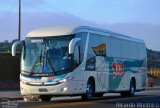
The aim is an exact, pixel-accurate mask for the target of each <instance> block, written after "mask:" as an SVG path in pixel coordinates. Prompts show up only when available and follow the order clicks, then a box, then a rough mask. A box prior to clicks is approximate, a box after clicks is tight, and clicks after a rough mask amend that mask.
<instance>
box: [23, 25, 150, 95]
mask: <svg viewBox="0 0 160 108" xmlns="http://www.w3.org/2000/svg"><path fill="white" fill-rule="evenodd" d="M80 28H81V27H79V28H78V30H79V32H76V33H75V34H74V35H75V38H81V41H79V42H78V43H76V46H79V47H80V58H79V59H80V62H81V64H80V65H79V66H78V67H77V68H76V69H75V70H73V71H72V72H70V73H67V74H66V75H64V77H63V78H59V79H65V78H67V77H73V78H72V79H71V80H70V81H68V82H65V83H62V84H57V85H53V86H45V85H43V86H33V85H32V86H31V85H26V84H24V83H22V81H21V83H20V86H21V93H22V95H46V94H48V95H67V94H68V95H72V94H83V93H85V92H86V86H87V82H88V79H89V78H90V77H93V78H94V80H95V92H104V93H106V92H121V91H127V90H129V88H130V81H131V79H132V78H135V81H136V90H143V89H144V88H145V86H146V78H147V63H146V62H147V56H146V46H145V44H144V42H143V41H142V40H138V39H134V38H133V39H132V38H130V37H127V36H124V35H120V34H116V33H115V34H114V33H113V32H107V31H102V30H99V29H97V30H96V29H95V28H94V29H93V28H92V27H91V28H90V27H82V28H83V29H82V30H80ZM88 34H89V35H88ZM88 36H89V37H88ZM31 37H32V36H31V34H30V36H29V38H31ZM36 37H37V35H36ZM87 37H88V38H89V39H88V43H87ZM87 44H88V45H87ZM86 46H87V47H88V48H87V49H88V50H87V53H86V52H85V49H86ZM85 53H86V55H85ZM84 56H86V57H87V58H86V60H85V61H84ZM22 76H23V75H22ZM45 78H46V80H43V81H42V80H41V81H39V82H45V81H48V80H47V79H48V78H50V77H45ZM53 78H54V80H58V78H56V76H53ZM21 79H22V80H24V79H25V76H23V77H21ZM30 79H32V78H30ZM42 79H43V78H42ZM28 80H29V79H28ZM54 80H53V82H54ZM29 81H31V82H32V80H29ZM33 82H34V81H33ZM66 88H67V89H66ZM43 90H44V91H43Z"/></svg>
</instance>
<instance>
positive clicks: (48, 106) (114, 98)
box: [2, 90, 160, 108]
mask: <svg viewBox="0 0 160 108" xmlns="http://www.w3.org/2000/svg"><path fill="white" fill-rule="evenodd" d="M4 104H8V103H4V102H3V103H2V105H4ZM9 104H10V106H18V107H19V108H160V90H150V91H143V92H138V93H136V95H135V97H125V98H124V97H121V96H120V95H119V94H111V93H108V94H106V95H105V96H104V97H102V98H94V99H93V100H91V101H82V100H81V98H80V97H60V98H52V101H51V102H42V101H40V102H24V101H22V100H13V101H11V103H9ZM15 108H16V107H15Z"/></svg>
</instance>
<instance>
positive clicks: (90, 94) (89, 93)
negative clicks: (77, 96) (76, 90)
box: [81, 80, 94, 101]
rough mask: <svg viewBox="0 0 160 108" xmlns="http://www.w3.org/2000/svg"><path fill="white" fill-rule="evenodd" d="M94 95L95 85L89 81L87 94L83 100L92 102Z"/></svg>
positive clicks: (83, 96)
mask: <svg viewBox="0 0 160 108" xmlns="http://www.w3.org/2000/svg"><path fill="white" fill-rule="evenodd" d="M93 94H94V83H93V81H92V80H89V81H88V83H87V88H86V93H85V94H83V95H82V96H81V98H82V100H85V101H87V100H91V99H92V97H93Z"/></svg>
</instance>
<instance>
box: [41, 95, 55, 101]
mask: <svg viewBox="0 0 160 108" xmlns="http://www.w3.org/2000/svg"><path fill="white" fill-rule="evenodd" d="M51 98H52V96H50V95H41V96H40V99H41V100H42V101H50V100H51Z"/></svg>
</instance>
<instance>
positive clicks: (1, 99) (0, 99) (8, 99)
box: [0, 97, 23, 102]
mask: <svg viewBox="0 0 160 108" xmlns="http://www.w3.org/2000/svg"><path fill="white" fill-rule="evenodd" d="M17 100H23V98H22V97H18V98H7V97H0V102H3V101H17Z"/></svg>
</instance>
